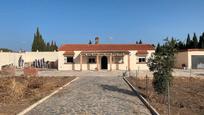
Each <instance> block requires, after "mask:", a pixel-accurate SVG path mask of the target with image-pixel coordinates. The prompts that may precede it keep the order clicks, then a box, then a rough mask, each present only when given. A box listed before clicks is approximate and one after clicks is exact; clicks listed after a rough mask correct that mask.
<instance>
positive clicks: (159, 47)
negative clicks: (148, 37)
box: [155, 43, 161, 53]
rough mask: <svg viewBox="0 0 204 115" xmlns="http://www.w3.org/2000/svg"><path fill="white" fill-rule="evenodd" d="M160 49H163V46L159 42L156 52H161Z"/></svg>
mask: <svg viewBox="0 0 204 115" xmlns="http://www.w3.org/2000/svg"><path fill="white" fill-rule="evenodd" d="M160 51H161V46H160V44H159V43H158V44H157V47H156V50H155V52H156V53H159V52H160Z"/></svg>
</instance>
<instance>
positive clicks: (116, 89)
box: [101, 84, 136, 96]
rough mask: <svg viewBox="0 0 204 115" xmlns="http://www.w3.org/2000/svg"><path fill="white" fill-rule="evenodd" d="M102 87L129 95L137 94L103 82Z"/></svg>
mask: <svg viewBox="0 0 204 115" xmlns="http://www.w3.org/2000/svg"><path fill="white" fill-rule="evenodd" d="M101 87H102V88H103V90H109V91H114V92H119V93H124V94H127V95H132V96H136V95H135V93H134V92H132V91H130V90H127V89H121V88H119V87H117V86H113V85H105V84H102V85H101Z"/></svg>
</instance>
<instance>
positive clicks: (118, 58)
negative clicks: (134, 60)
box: [113, 57, 123, 64]
mask: <svg viewBox="0 0 204 115" xmlns="http://www.w3.org/2000/svg"><path fill="white" fill-rule="evenodd" d="M113 61H114V63H118V64H121V63H123V57H114V60H113Z"/></svg>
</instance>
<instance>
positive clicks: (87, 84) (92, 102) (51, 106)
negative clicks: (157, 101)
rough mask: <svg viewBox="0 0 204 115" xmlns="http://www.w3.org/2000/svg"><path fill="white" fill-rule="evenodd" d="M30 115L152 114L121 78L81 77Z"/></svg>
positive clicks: (29, 114)
mask: <svg viewBox="0 0 204 115" xmlns="http://www.w3.org/2000/svg"><path fill="white" fill-rule="evenodd" d="M27 114H28V115H58V114H60V115H61V114H65V115H67V114H71V115H75V114H77V115H78V114H79V115H92V114H94V115H103V114H106V115H132V114H136V115H149V114H150V112H149V110H147V109H146V107H145V106H144V105H143V103H142V102H141V101H140V100H139V99H138V98H137V97H136V96H135V95H134V93H133V92H132V91H131V89H130V88H129V87H128V85H127V84H126V83H125V82H124V81H123V79H122V78H121V77H99V76H96V77H93V76H92V77H87V76H86V77H85V76H84V77H80V78H79V79H78V80H77V81H75V82H73V83H72V84H71V85H69V86H68V87H66V88H65V89H63V90H62V91H60V92H59V93H57V94H56V95H54V96H52V97H51V98H49V99H48V100H46V101H45V102H43V103H42V104H40V105H38V106H37V107H35V108H34V109H33V110H31V111H30V112H29V113H27Z"/></svg>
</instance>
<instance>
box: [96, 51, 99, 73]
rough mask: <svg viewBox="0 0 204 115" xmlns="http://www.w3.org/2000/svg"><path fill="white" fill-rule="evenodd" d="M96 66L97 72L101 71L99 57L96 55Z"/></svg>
mask: <svg viewBox="0 0 204 115" xmlns="http://www.w3.org/2000/svg"><path fill="white" fill-rule="evenodd" d="M96 65H97V71H98V70H99V55H98V54H97V55H96Z"/></svg>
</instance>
